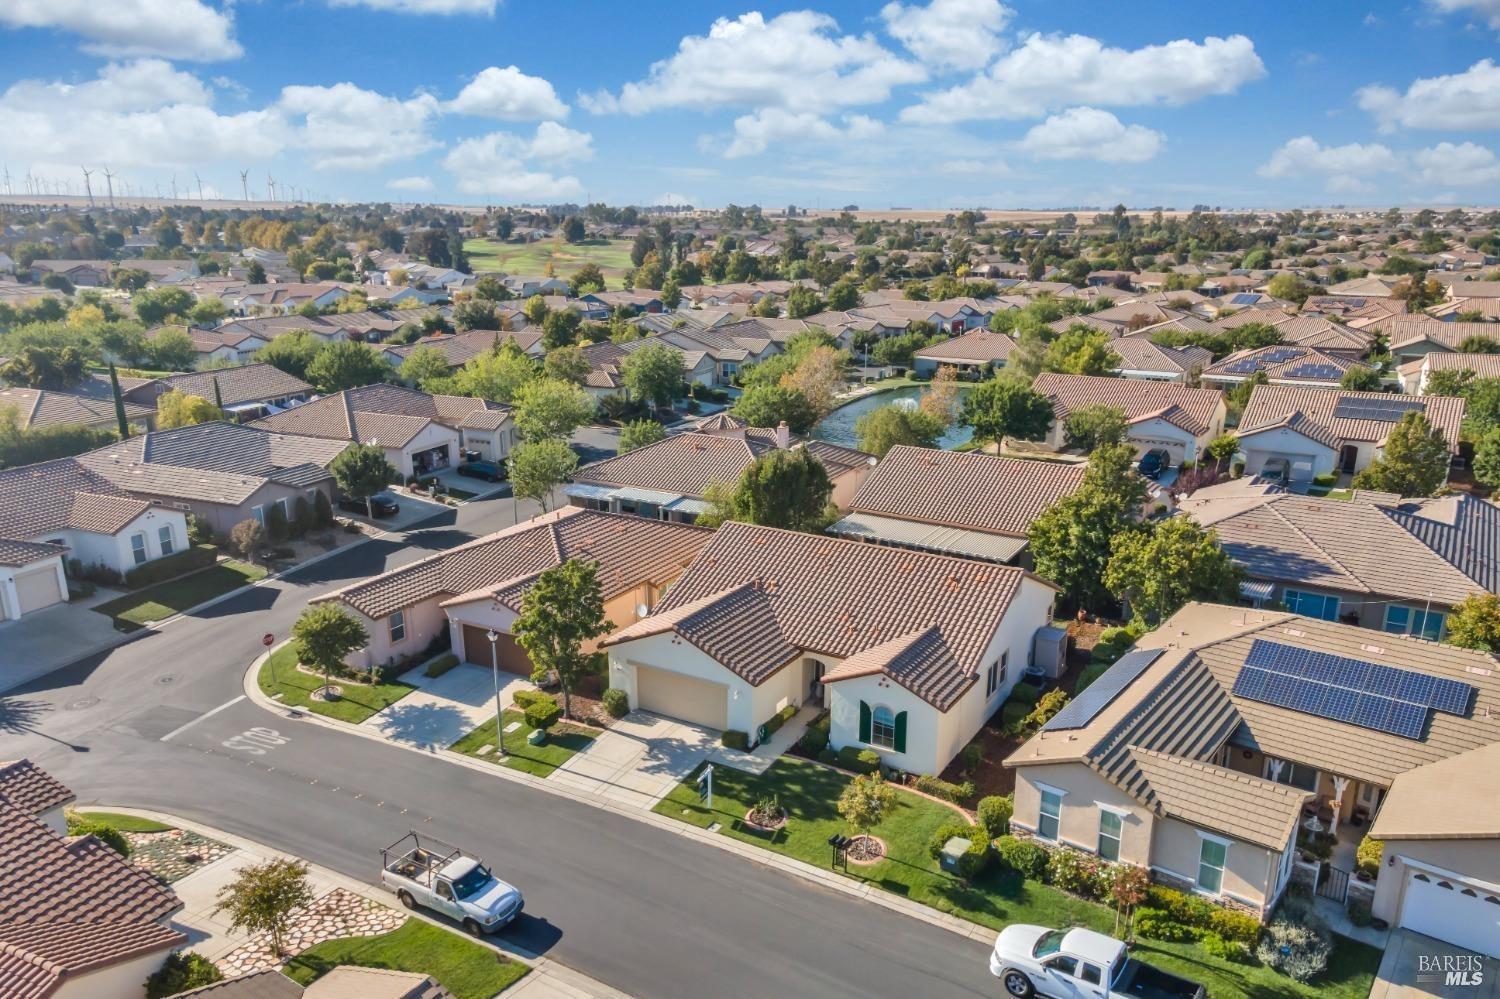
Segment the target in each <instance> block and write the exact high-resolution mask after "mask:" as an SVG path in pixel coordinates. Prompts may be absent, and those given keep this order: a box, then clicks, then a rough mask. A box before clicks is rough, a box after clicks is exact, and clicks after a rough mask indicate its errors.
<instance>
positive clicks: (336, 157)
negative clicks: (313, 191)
mask: <svg viewBox="0 0 1500 999" xmlns="http://www.w3.org/2000/svg"><path fill="white" fill-rule="evenodd" d="M276 107H277V109H278V110H279V111H280V112H281V113H283V114H284V115H285V116H286V117H287V118H288V119H289V120H290V121H292V122H293V123H294V124H297V125H298V126H299V129H298V132H299V134H298V140H297V144H298V145H299V146H300V147H302V148H304V149H306V150H308V151H309V152H310V153H311V154H312V157H313V166H314V167H316V168H317V169H319V170H368V169H373V168H375V167H379V166H384V165H385V164H387V163H393V162H395V161H397V160H403V159H407V158H408V157H411V156H415V155H417V154H418V153H422V152H426V151H427V150H429V149H432V148H434V147H435V146H436V145H437V143H436V142H435V141H433V139H432V136H431V135H429V134H428V132H427V125H428V122H429V121H430V120H431V119H432V118H433V117H434V116H435V115H436V114H437V112H438V101H437V99H436V98H434V97H432V96H431V95H429V94H419V95H417V96H416V97H413V98H411V99H409V100H401V99H400V98H396V97H387V96H385V95H384V94H379V93H376V92H375V91H373V90H365V89H364V88H363V87H359V86H356V85H355V84H353V83H335V84H334V85H333V86H331V87H312V86H300V85H298V86H290V87H283V88H282V90H281V99H280V100H279V101H278V102H277V104H276Z"/></svg>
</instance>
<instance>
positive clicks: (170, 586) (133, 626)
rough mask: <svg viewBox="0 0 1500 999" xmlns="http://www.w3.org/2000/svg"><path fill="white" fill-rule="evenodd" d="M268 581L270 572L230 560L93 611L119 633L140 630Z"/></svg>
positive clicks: (246, 563)
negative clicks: (107, 618) (105, 617)
mask: <svg viewBox="0 0 1500 999" xmlns="http://www.w3.org/2000/svg"><path fill="white" fill-rule="evenodd" d="M265 578H266V570H265V569H263V568H261V567H260V566H258V565H251V564H250V563H249V562H240V561H237V560H235V559H229V560H227V561H224V562H220V563H218V564H217V565H211V566H209V567H208V568H207V569H199V570H198V571H197V572H193V573H189V574H188V575H186V576H179V577H178V578H177V579H169V580H167V581H166V582H164V583H157V584H156V585H155V586H147V587H144V588H143V589H139V590H135V591H133V592H131V593H127V594H126V595H125V596H123V597H120V598H119V599H116V600H111V601H109V602H108V603H103V604H99V605H98V606H96V607H95V608H93V609H94V610H96V611H98V612H99V613H100V614H107V615H109V616H110V617H112V618H114V620H115V627H116V628H118V629H119V630H121V631H137V630H139V629H141V628H144V627H145V626H146V622H148V621H160V620H163V619H164V618H169V617H171V616H172V615H173V614H180V613H181V612H183V611H185V610H187V609H188V608H189V607H194V606H196V605H198V604H201V603H203V601H205V600H212V599H213V598H214V597H218V596H222V595H224V594H225V593H228V592H229V591H231V590H237V589H239V588H240V587H241V586H244V585H246V584H247V583H253V582H255V581H256V580H257V579H265Z"/></svg>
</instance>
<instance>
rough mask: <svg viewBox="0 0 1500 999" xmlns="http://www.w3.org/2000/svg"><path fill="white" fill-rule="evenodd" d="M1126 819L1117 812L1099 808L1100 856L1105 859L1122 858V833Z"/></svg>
mask: <svg viewBox="0 0 1500 999" xmlns="http://www.w3.org/2000/svg"><path fill="white" fill-rule="evenodd" d="M1124 826H1125V820H1124V819H1122V818H1121V817H1120V815H1119V813H1117V812H1111V811H1109V810H1108V809H1104V808H1101V809H1099V856H1101V857H1103V858H1104V859H1105V860H1119V859H1120V833H1121V831H1122V830H1123V828H1124Z"/></svg>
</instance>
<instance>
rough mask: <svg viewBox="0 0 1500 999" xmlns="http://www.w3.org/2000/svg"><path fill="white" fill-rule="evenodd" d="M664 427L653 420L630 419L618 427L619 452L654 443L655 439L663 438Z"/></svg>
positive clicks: (665, 432) (665, 434)
mask: <svg viewBox="0 0 1500 999" xmlns="http://www.w3.org/2000/svg"><path fill="white" fill-rule="evenodd" d="M666 436H667V431H666V428H664V427H663V426H662V425H661V424H660V423H658V422H656V421H655V420H632V421H630V422H629V423H627V424H625V426H623V427H621V428H620V449H619V453H620V454H624V453H625V452H626V451H634V450H635V449H636V448H641V447H645V446H646V445H648V444H655V443H656V442H657V441H660V440H665V439H666Z"/></svg>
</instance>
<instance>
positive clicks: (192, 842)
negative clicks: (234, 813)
mask: <svg viewBox="0 0 1500 999" xmlns="http://www.w3.org/2000/svg"><path fill="white" fill-rule="evenodd" d="M124 836H125V840H126V842H128V843H129V844H130V862H131V863H132V864H134V865H135V866H137V867H139V868H141V869H142V870H144V871H146V872H147V873H148V874H154V875H155V876H156V877H157V878H159V879H160V880H162V881H165V882H166V883H167V884H171V883H172V882H174V881H180V880H181V879H183V878H185V877H187V876H188V875H189V874H191V873H193V872H194V871H196V870H197V869H198V868H200V867H205V866H207V865H208V864H211V863H213V862H214V861H216V860H218V859H219V858H221V857H227V856H229V854H231V853H233V852H234V847H232V846H229V845H228V844H227V843H220V842H219V841H218V840H216V839H209V838H208V837H207V836H200V835H198V834H197V833H195V832H187V831H185V830H182V829H168V830H167V831H166V832H149V833H135V832H131V833H125V834H124Z"/></svg>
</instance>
